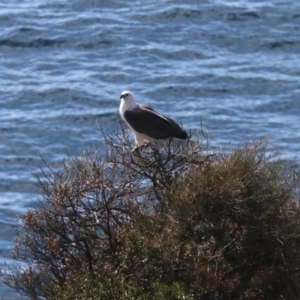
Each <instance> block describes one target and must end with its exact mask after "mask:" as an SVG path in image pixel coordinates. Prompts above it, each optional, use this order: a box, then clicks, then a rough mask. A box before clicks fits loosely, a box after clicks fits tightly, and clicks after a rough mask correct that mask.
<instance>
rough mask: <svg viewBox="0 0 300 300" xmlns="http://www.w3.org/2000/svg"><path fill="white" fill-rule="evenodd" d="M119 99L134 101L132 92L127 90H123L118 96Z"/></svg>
mask: <svg viewBox="0 0 300 300" xmlns="http://www.w3.org/2000/svg"><path fill="white" fill-rule="evenodd" d="M120 99H121V101H124V102H134V98H133V94H132V93H131V92H129V91H123V92H122V93H121V96H120Z"/></svg>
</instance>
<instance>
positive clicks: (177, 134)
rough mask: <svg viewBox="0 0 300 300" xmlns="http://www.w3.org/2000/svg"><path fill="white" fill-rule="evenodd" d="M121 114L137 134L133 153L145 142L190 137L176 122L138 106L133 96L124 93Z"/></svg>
mask: <svg viewBox="0 0 300 300" xmlns="http://www.w3.org/2000/svg"><path fill="white" fill-rule="evenodd" d="M120 99H121V103H120V108H119V112H120V114H121V116H122V118H123V119H124V121H125V122H126V123H127V124H128V126H129V127H130V128H131V129H132V130H133V132H134V133H135V143H136V146H135V147H134V149H133V150H132V151H135V150H136V149H138V148H139V147H141V146H143V145H144V143H145V141H146V142H147V141H148V142H153V141H154V140H156V139H168V138H172V137H174V138H178V139H187V138H188V135H187V133H186V131H184V130H183V129H182V128H181V127H180V126H179V125H178V124H177V123H176V122H175V121H173V120H172V119H170V118H168V117H166V116H163V115H161V114H160V113H158V112H157V111H155V110H154V109H153V108H151V107H149V106H146V105H143V104H138V103H136V102H135V101H134V97H133V94H132V93H131V92H129V91H123V92H122V93H121V96H120Z"/></svg>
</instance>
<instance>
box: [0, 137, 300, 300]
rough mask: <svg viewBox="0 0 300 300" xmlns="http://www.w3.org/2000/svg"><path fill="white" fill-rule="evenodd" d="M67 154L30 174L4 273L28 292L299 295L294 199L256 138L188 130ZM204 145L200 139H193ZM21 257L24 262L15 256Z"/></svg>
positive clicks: (36, 295)
mask: <svg viewBox="0 0 300 300" xmlns="http://www.w3.org/2000/svg"><path fill="white" fill-rule="evenodd" d="M105 139H106V145H107V146H108V149H109V150H108V151H107V155H106V156H105V157H99V155H97V154H95V155H93V156H90V155H85V156H83V157H81V158H77V159H69V160H68V161H67V162H66V163H65V164H64V166H63V168H61V170H60V171H55V170H52V169H51V168H50V167H49V168H48V169H47V170H46V171H45V172H44V177H43V178H41V177H40V178H38V182H39V186H40V187H41V189H42V191H43V197H44V201H43V202H42V203H40V204H39V205H36V207H34V208H33V209H31V210H29V211H28V212H27V213H26V215H25V216H24V218H23V219H21V220H20V228H19V238H18V239H17V240H16V244H15V249H14V253H13V255H14V258H15V259H16V260H20V261H21V262H25V263H26V264H27V267H26V268H25V269H23V268H21V267H20V268H19V269H13V270H11V271H8V270H2V276H3V278H4V282H5V283H6V284H7V285H9V286H11V287H12V288H14V289H16V290H18V291H19V292H20V293H23V294H25V295H28V296H30V297H31V299H42V298H43V297H45V298H47V299H299V297H300V278H299V277H300V270H299V267H300V210H299V206H298V203H297V202H296V201H295V190H294V189H293V188H292V187H291V183H290V181H289V177H288V174H287V172H286V165H285V164H284V163H283V162H282V161H281V160H279V159H276V158H275V157H273V156H270V155H268V153H269V152H268V150H267V147H266V142H265V141H262V142H258V143H254V144H252V145H244V146H242V147H239V148H237V149H235V150H234V151H232V152H231V153H227V154H209V153H208V149H207V146H206V145H207V143H205V141H203V140H201V139H200V138H199V137H193V138H191V139H190V140H188V141H184V142H180V143H178V142H175V141H170V140H169V141H163V142H157V143H155V144H153V145H151V146H149V147H145V148H143V149H141V150H140V152H139V153H131V144H130V142H129V140H128V137H127V136H126V135H125V134H123V135H121V136H118V135H116V136H114V137H110V136H107V135H105ZM204 146H205V147H204ZM23 266H24V264H23Z"/></svg>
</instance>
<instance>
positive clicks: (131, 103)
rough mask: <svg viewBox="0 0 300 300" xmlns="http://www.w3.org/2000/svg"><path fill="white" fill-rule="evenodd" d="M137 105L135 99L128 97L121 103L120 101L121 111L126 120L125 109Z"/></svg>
mask: <svg viewBox="0 0 300 300" xmlns="http://www.w3.org/2000/svg"><path fill="white" fill-rule="evenodd" d="M136 106H137V104H136V103H135V102H134V101H130V100H129V99H127V100H124V99H122V100H121V103H120V108H119V112H120V114H121V116H122V118H123V119H124V120H125V118H124V113H125V111H126V110H128V109H131V108H134V107H136ZM125 121H126V120H125Z"/></svg>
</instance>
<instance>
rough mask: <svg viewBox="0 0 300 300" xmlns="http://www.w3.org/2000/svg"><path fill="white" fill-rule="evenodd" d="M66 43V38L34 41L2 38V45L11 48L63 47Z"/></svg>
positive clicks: (0, 43) (0, 45)
mask: <svg viewBox="0 0 300 300" xmlns="http://www.w3.org/2000/svg"><path fill="white" fill-rule="evenodd" d="M65 43H66V41H65V40H62V39H61V40H59V39H45V38H38V39H35V40H33V41H21V40H16V39H2V40H0V47H9V48H49V47H61V46H63V45H64V44H65Z"/></svg>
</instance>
